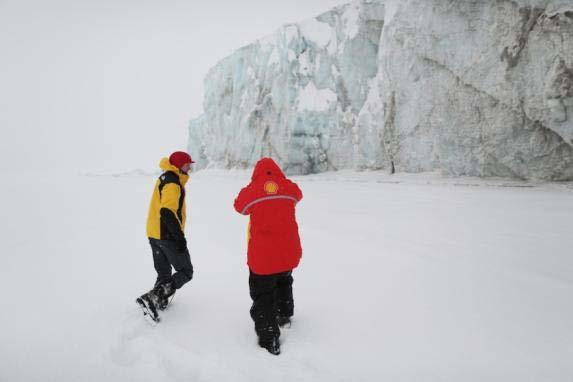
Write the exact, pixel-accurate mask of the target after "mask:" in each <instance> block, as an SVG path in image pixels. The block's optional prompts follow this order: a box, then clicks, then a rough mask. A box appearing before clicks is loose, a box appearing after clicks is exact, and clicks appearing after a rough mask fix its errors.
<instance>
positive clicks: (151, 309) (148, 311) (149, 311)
mask: <svg viewBox="0 0 573 382" xmlns="http://www.w3.org/2000/svg"><path fill="white" fill-rule="evenodd" d="M135 302H137V303H138V304H139V306H140V307H141V308H142V309H143V314H144V315H149V317H151V319H152V320H153V321H155V322H159V314H158V313H157V307H158V306H159V297H157V295H156V294H155V292H154V291H153V290H150V291H149V292H147V293H145V294H143V295H141V296H140V297H138V298H137V299H136V300H135Z"/></svg>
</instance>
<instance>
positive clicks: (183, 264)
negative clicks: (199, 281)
mask: <svg viewBox="0 0 573 382" xmlns="http://www.w3.org/2000/svg"><path fill="white" fill-rule="evenodd" d="M149 244H151V250H152V251H153V265H154V266H155V270H156V271H157V280H156V282H155V286H158V285H159V284H163V283H167V282H170V281H173V286H174V287H175V289H179V288H181V287H182V286H183V285H184V284H185V283H187V282H188V281H189V280H191V279H192V278H193V265H192V264H191V256H190V255H189V251H187V250H185V251H184V252H179V251H177V249H176V248H175V242H173V241H171V240H157V239H151V238H150V239H149ZM172 266H173V268H175V274H173V275H172V274H171V267H172Z"/></svg>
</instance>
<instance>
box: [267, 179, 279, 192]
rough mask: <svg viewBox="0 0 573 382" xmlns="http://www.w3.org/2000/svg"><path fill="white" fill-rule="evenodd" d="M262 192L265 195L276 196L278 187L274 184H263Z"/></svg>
mask: <svg viewBox="0 0 573 382" xmlns="http://www.w3.org/2000/svg"><path fill="white" fill-rule="evenodd" d="M264 190H265V192H266V193H267V194H276V193H277V192H278V190H279V185H278V184H276V183H275V182H272V181H269V182H266V183H265V185H264Z"/></svg>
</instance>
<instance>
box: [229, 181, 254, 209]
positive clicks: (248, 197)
mask: <svg viewBox="0 0 573 382" xmlns="http://www.w3.org/2000/svg"><path fill="white" fill-rule="evenodd" d="M253 200H254V196H253V190H252V187H251V185H250V184H249V185H248V186H247V187H245V188H243V189H242V190H241V192H239V195H238V196H237V197H236V198H235V204H234V207H235V211H237V212H238V213H240V214H243V215H248V214H249V213H250V212H249V211H247V210H245V208H246V207H247V206H248V204H249V203H250V202H252V201H253Z"/></svg>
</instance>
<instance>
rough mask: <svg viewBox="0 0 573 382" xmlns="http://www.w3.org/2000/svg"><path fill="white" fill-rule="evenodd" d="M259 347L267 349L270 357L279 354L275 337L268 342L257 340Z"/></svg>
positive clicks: (279, 346) (278, 343)
mask: <svg viewBox="0 0 573 382" xmlns="http://www.w3.org/2000/svg"><path fill="white" fill-rule="evenodd" d="M259 346H260V347H262V348H265V349H267V351H268V352H269V353H271V354H272V355H279V354H281V345H280V342H279V339H278V338H277V337H273V338H272V339H271V340H270V341H261V340H260V339H259Z"/></svg>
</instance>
